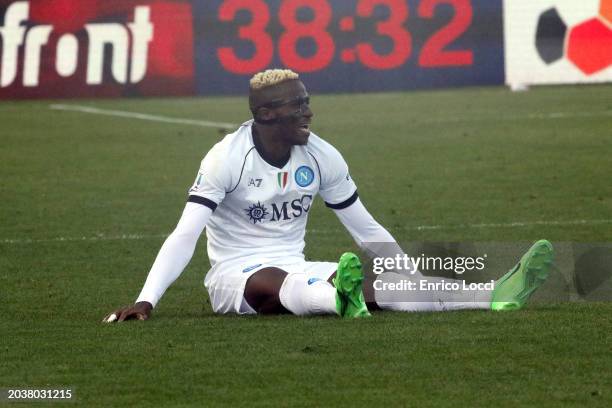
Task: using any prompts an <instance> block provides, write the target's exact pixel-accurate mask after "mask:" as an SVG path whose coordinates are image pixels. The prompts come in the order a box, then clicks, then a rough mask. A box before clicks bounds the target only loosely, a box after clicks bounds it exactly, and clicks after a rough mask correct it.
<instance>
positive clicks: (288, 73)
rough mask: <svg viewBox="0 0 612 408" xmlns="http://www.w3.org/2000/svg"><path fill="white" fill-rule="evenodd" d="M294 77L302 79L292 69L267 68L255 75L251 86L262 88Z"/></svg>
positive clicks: (250, 83)
mask: <svg viewBox="0 0 612 408" xmlns="http://www.w3.org/2000/svg"><path fill="white" fill-rule="evenodd" d="M292 79H300V76H299V75H298V74H297V73H295V72H293V71H292V70H290V69H267V70H265V71H263V72H259V73H257V74H255V75H253V78H251V80H250V81H249V86H250V88H251V89H262V88H267V87H269V86H272V85H276V84H280V83H281V82H285V81H290V80H292Z"/></svg>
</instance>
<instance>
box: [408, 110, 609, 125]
mask: <svg viewBox="0 0 612 408" xmlns="http://www.w3.org/2000/svg"><path fill="white" fill-rule="evenodd" d="M600 116H602V117H603V116H612V111H603V112H551V113H529V114H526V115H508V116H497V117H495V118H493V119H492V118H491V116H468V115H465V116H459V117H448V116H445V117H439V118H435V119H431V118H427V119H416V120H415V122H417V123H458V122H485V121H490V120H497V121H499V120H505V121H507V120H522V119H525V120H531V119H533V120H553V119H566V118H594V117H600Z"/></svg>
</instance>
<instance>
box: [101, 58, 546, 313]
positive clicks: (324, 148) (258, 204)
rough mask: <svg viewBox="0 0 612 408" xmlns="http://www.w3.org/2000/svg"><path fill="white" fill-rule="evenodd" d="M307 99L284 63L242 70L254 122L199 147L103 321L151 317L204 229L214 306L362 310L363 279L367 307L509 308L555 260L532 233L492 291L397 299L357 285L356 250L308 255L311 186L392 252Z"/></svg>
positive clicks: (364, 243)
mask: <svg viewBox="0 0 612 408" xmlns="http://www.w3.org/2000/svg"><path fill="white" fill-rule="evenodd" d="M309 102H310V100H309V96H308V93H307V92H306V88H305V87H304V84H303V83H302V82H301V81H300V79H299V77H298V75H297V74H296V73H294V72H292V71H290V70H280V69H274V70H267V71H265V72H262V73H259V74H256V75H255V76H254V77H253V78H252V79H251V81H250V89H249V106H250V109H251V112H252V113H253V120H250V121H248V122H246V123H244V124H242V125H241V126H240V127H239V128H238V130H236V131H235V132H234V133H232V134H230V135H228V136H226V137H225V138H224V139H223V140H222V141H220V142H219V143H217V144H216V145H215V146H214V147H213V148H212V149H211V150H210V151H209V152H208V154H207V155H206V157H204V160H202V164H201V167H200V170H199V173H198V176H197V178H196V181H195V183H194V185H193V187H192V188H191V189H190V190H189V198H188V199H187V204H186V206H185V209H184V211H183V214H182V216H181V218H180V220H179V222H178V225H177V226H176V229H175V230H174V231H173V232H172V234H170V236H168V238H167V239H166V241H165V242H164V244H163V246H162V248H161V250H160V251H159V254H158V255H157V258H156V259H155V262H154V264H153V266H152V268H151V271H150V272H149V275H148V277H147V280H146V283H145V285H144V287H143V289H142V292H141V293H140V296H139V297H138V299H137V301H136V303H135V304H134V305H133V306H129V307H125V308H122V309H119V310H116V311H114V312H113V313H111V314H110V315H108V316H106V317H105V319H104V321H106V322H113V321H123V320H127V319H140V320H144V319H147V318H149V316H150V314H151V310H152V309H153V307H155V305H156V304H157V302H158V301H159V299H160V298H161V297H162V295H163V294H164V292H165V291H166V289H167V288H168V287H169V286H170V284H172V282H174V280H175V279H176V278H177V277H178V276H179V275H180V274H181V272H182V271H183V269H184V268H185V267H186V266H187V264H188V262H189V260H190V259H191V257H192V255H193V252H194V250H195V246H196V242H197V240H198V238H199V236H200V234H201V233H202V231H203V230H204V228H205V227H206V236H207V246H208V256H209V259H210V263H211V266H212V268H211V269H210V270H209V272H208V273H207V275H206V279H205V282H204V283H205V286H206V288H207V290H208V293H209V295H210V301H211V304H212V309H213V311H214V312H215V313H238V314H245V313H287V312H291V313H293V314H296V315H312V314H337V315H340V316H343V317H363V316H369V312H368V307H367V306H366V303H365V301H364V294H363V291H362V286H363V289H364V290H366V291H369V293H367V294H366V295H367V296H366V297H367V298H368V300H370V299H372V300H373V302H371V303H368V305H369V306H371V307H379V308H382V309H390V310H401V311H429V310H452V309H468V308H471V309H477V308H484V309H518V308H520V307H522V306H523V304H524V303H525V302H526V300H527V299H528V298H529V296H530V295H531V293H533V291H534V290H535V289H536V288H537V287H538V286H539V285H541V283H542V282H543V281H544V279H546V276H547V274H548V269H549V266H550V264H551V261H552V246H551V245H550V243H548V242H547V241H539V242H537V243H536V244H535V245H534V246H533V247H532V248H531V249H530V250H529V251H528V252H527V253H526V254H525V255H524V256H523V258H522V259H521V261H520V262H519V264H517V266H516V267H515V268H513V269H512V270H511V271H510V272H509V273H508V274H506V275H505V276H504V277H503V278H502V279H500V280H499V281H498V282H497V284H496V287H495V290H494V291H493V292H492V293H491V292H490V291H464V292H459V293H457V292H456V291H455V292H453V293H447V292H445V291H429V292H423V291H422V292H419V293H418V294H415V297H416V298H411V299H409V301H402V302H392V301H383V300H381V299H380V296H378V299H377V296H376V294H372V292H373V287H372V282H369V283H366V284H365V285H364V284H363V273H362V270H361V264H360V262H359V259H358V258H357V256H356V255H354V254H350V253H346V254H344V255H342V256H341V257H340V261H339V262H338V263H332V262H307V261H305V260H304V254H303V249H304V245H305V243H304V235H305V231H306V221H307V218H308V213H309V210H310V208H311V206H312V202H313V200H314V198H315V196H316V195H317V194H320V195H321V197H322V198H323V200H324V201H325V204H326V205H327V207H329V208H331V209H332V210H333V211H334V212H335V213H336V215H337V216H338V218H339V219H340V221H341V222H342V224H343V225H344V226H345V227H346V229H347V230H348V232H349V233H350V234H351V235H352V237H353V238H354V239H355V241H356V242H357V244H358V245H359V246H360V247H361V248H363V249H364V250H366V251H368V252H369V253H371V254H374V255H377V256H384V255H385V254H384V253H382V252H385V251H387V252H388V248H387V249H385V246H387V247H388V246H391V247H392V248H396V249H397V252H400V251H401V249H399V246H397V244H396V243H395V240H394V239H393V237H392V236H391V235H390V234H389V232H387V231H386V230H385V229H384V228H383V227H382V226H380V225H379V224H378V223H377V222H376V221H375V220H374V218H372V216H371V215H370V214H369V213H368V211H367V210H366V208H365V207H364V205H363V204H362V203H361V201H360V199H359V197H358V195H357V188H356V186H355V183H354V182H353V180H352V179H351V177H350V175H349V171H348V166H347V164H346V162H345V161H344V159H343V158H342V156H341V155H340V153H339V152H338V151H337V150H336V149H335V148H334V147H333V146H331V145H330V144H329V143H327V142H325V141H324V140H322V139H321V138H319V137H318V136H316V135H315V134H314V133H312V132H311V131H310V124H311V121H312V117H313V113H312V110H311V109H310V105H309ZM375 243H379V244H375ZM380 243H387V244H388V245H381V244H380ZM400 277H403V278H406V279H411V280H418V279H421V278H422V277H423V275H422V274H421V273H420V272H419V271H416V270H414V271H413V273H412V274H407V275H399V274H398V273H395V272H388V273H383V274H382V275H380V276H379V277H378V279H382V280H385V279H387V280H389V281H394V280H397V279H399V278H400ZM427 279H428V281H432V280H434V279H436V278H427ZM437 279H440V278H437Z"/></svg>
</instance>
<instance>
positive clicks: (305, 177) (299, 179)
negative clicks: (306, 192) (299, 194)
mask: <svg viewBox="0 0 612 408" xmlns="http://www.w3.org/2000/svg"><path fill="white" fill-rule="evenodd" d="M313 180H314V171H312V169H311V168H310V167H308V166H300V167H299V168H298V169H297V170H296V171H295V182H296V183H297V185H298V186H300V187H308V186H309V185H311V184H312V181H313Z"/></svg>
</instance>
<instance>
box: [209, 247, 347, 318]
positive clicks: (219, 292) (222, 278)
mask: <svg viewBox="0 0 612 408" xmlns="http://www.w3.org/2000/svg"><path fill="white" fill-rule="evenodd" d="M270 267H274V268H279V269H282V270H283V271H285V272H287V273H288V274H292V273H304V274H306V276H308V278H316V279H322V280H328V279H329V277H330V276H332V275H333V274H334V272H336V269H337V267H338V264H337V263H336V262H306V261H304V260H301V261H299V262H295V258H294V259H292V260H291V261H290V262H289V263H282V262H274V263H258V262H257V261H255V262H254V261H253V259H250V260H243V261H234V262H225V263H222V264H217V265H215V266H214V267H213V268H212V269H211V270H210V271H208V273H207V274H206V279H205V280H204V286H206V289H207V290H208V294H209V296H210V303H211V305H212V309H213V311H214V312H215V313H221V314H225V313H237V314H256V313H257V312H255V310H254V309H253V308H252V307H251V306H250V305H249V304H248V303H247V302H246V300H245V299H244V288H245V286H246V282H247V280H248V279H249V277H250V276H251V275H253V274H254V273H255V272H257V271H259V270H260V269H263V268H270Z"/></svg>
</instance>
